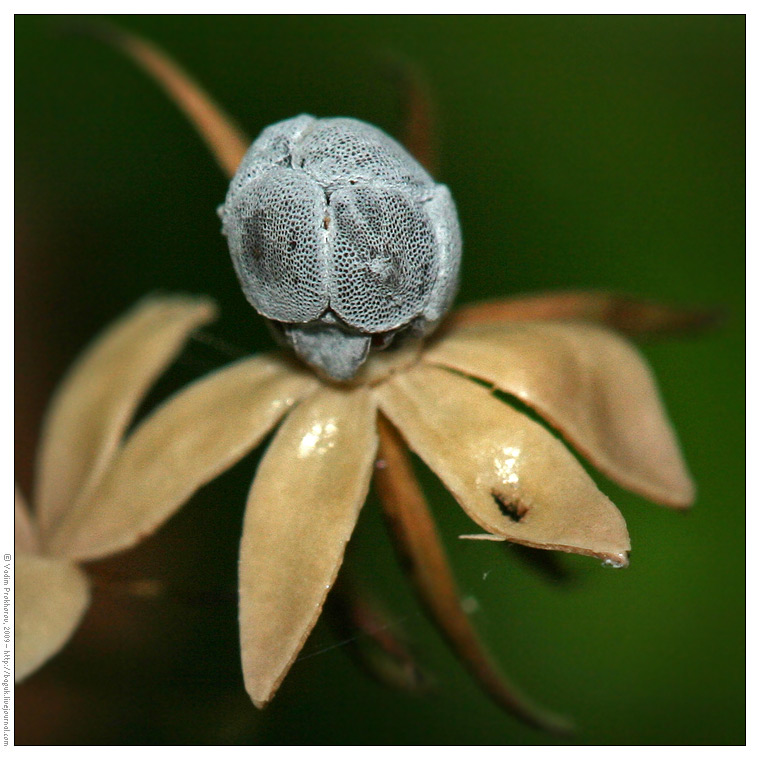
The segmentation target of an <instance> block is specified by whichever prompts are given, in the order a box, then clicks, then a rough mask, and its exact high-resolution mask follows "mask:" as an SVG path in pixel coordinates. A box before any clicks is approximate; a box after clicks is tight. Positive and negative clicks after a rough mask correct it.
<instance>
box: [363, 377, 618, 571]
mask: <svg viewBox="0 0 760 760" xmlns="http://www.w3.org/2000/svg"><path fill="white" fill-rule="evenodd" d="M375 392H376V394H377V397H378V402H379V405H380V409H381V410H382V412H383V413H384V414H385V415H387V417H388V418H389V419H390V420H391V421H392V422H393V424H394V425H395V426H396V427H397V428H398V429H399V430H400V431H401V434H402V435H403V437H404V438H405V439H406V441H407V443H408V444H409V446H410V448H411V449H412V450H413V451H414V452H416V453H417V454H418V455H419V456H420V457H421V458H422V459H423V461H425V462H426V464H427V465H428V466H429V467H430V469H432V470H433V472H435V473H436V474H437V475H438V477H440V478H441V480H442V481H443V482H444V484H445V485H446V487H447V488H448V489H449V490H450V491H451V493H452V494H453V495H454V497H455V498H456V499H457V501H458V502H459V503H460V504H461V505H462V507H463V509H464V510H465V511H466V512H467V514H468V515H469V516H470V517H471V518H472V519H473V520H474V521H475V522H476V523H478V525H480V526H481V527H482V528H483V529H485V530H487V531H488V532H489V533H493V534H495V535H499V536H503V537H504V538H507V539H509V540H510V541H516V542H517V543H521V544H525V545H526V546H535V547H537V548H541V549H559V550H562V551H568V552H575V553H578V554H588V555H591V556H595V557H599V558H602V559H605V560H608V561H610V562H613V563H614V564H616V565H624V564H627V553H628V551H629V550H630V542H629V539H628V531H627V530H626V527H625V521H624V520H623V517H622V515H621V514H620V512H619V511H618V510H617V508H616V507H615V505H614V504H613V503H612V502H611V501H610V500H609V499H607V497H606V496H604V494H602V493H601V492H600V491H599V490H598V489H597V488H596V486H595V485H594V483H593V481H592V480H591V478H590V477H589V476H588V475H587V474H586V472H585V471H584V469H583V468H582V467H581V465H580V464H579V463H578V461H577V460H576V459H575V457H573V455H572V454H571V453H570V452H569V451H568V450H567V448H566V447H565V446H564V445H563V444H562V443H561V441H559V440H557V439H556V438H555V437H554V436H553V435H551V433H549V432H547V431H546V430H545V429H544V428H543V427H541V425H539V424H537V423H535V422H533V421H532V420H530V419H528V417H526V416H525V415H524V414H521V413H520V412H517V411H515V410H514V409H513V408H512V407H510V406H509V405H508V404H505V403H502V402H501V401H499V400H498V399H496V398H494V397H493V396H492V395H491V394H490V393H489V392H488V391H487V390H486V389H485V388H482V387H480V386H479V385H477V384H476V383H474V382H473V381H471V380H467V379H466V378H462V377H459V376H457V375H455V374H453V373H452V372H449V371H448V370H445V369H440V368H438V367H431V366H425V365H420V366H418V367H416V368H415V369H413V370H410V371H409V372H407V373H405V374H403V375H399V376H396V377H394V378H392V379H391V380H390V381H389V382H387V383H385V384H383V385H381V386H379V387H378V388H377V389H376V391H375Z"/></svg>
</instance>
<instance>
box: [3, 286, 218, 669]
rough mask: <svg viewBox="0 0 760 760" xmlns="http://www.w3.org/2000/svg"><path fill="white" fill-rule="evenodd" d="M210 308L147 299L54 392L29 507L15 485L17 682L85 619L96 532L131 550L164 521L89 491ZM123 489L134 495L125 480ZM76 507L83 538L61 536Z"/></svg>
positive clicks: (196, 301)
mask: <svg viewBox="0 0 760 760" xmlns="http://www.w3.org/2000/svg"><path fill="white" fill-rule="evenodd" d="M214 313H215V308H214V306H213V304H212V303H211V302H210V301H209V300H208V299H205V298H189V297H177V296H174V297H153V298H147V299H145V300H144V301H142V302H141V303H140V304H138V305H137V306H136V307H135V308H134V309H133V310H132V311H130V312H129V313H128V314H127V315H126V316H125V317H123V318H122V319H120V320H119V321H118V322H116V323H115V324H114V325H112V326H111V327H109V328H108V329H107V330H106V331H105V332H104V333H103V334H102V335H101V336H100V337H99V338H98V339H97V340H96V341H95V342H94V343H93V344H92V345H91V346H90V347H89V348H88V349H87V350H86V351H85V352H84V353H83V354H82V356H81V357H80V358H79V360H78V361H77V363H76V364H75V365H74V367H73V368H72V369H71V371H70V372H69V374H68V376H67V377H66V378H65V379H64V381H63V382H62V383H61V385H60V387H59V389H58V390H57V392H56V394H55V396H54V398H53V400H52V402H51V404H50V407H49V409H48V411H47V413H46V416H45V422H44V426H43V430H42V438H41V443H40V453H39V461H38V467H37V481H36V484H35V497H36V498H35V505H34V506H35V509H34V510H33V511H32V510H30V509H29V507H28V505H27V503H26V500H25V499H24V497H23V494H22V493H21V490H20V489H19V488H18V486H17V487H16V497H15V502H16V503H15V542H16V672H15V677H16V681H20V680H22V679H24V678H26V677H27V676H28V675H29V674H31V673H32V672H34V671H35V670H37V668H39V667H40V666H41V665H43V664H44V663H45V662H46V661H47V660H48V659H50V658H51V657H52V656H53V655H55V654H56V653H57V652H58V651H59V650H60V649H61V648H62V647H63V646H64V645H65V644H66V642H67V641H68V640H69V638H70V637H71V636H72V634H73V633H74V631H75V630H76V628H77V626H78V625H79V622H80V620H81V619H82V616H83V615H84V613H85V611H86V610H87V607H88V605H89V601H90V584H89V581H88V579H87V575H86V573H85V572H84V571H83V570H82V569H81V568H80V567H79V566H78V564H77V563H78V562H79V561H80V560H81V559H83V556H84V555H86V554H87V549H88V547H90V546H92V545H95V544H98V542H99V532H100V531H103V530H104V529H105V530H108V531H109V532H115V533H117V534H118V542H117V543H118V545H119V546H120V547H122V548H126V547H128V546H131V545H132V544H134V543H136V542H137V541H138V540H139V539H140V538H141V537H142V536H144V535H147V534H148V533H150V532H152V531H153V530H155V529H156V528H158V526H159V525H160V524H161V522H162V520H163V519H164V515H162V514H153V515H150V516H148V519H145V520H143V521H142V522H141V523H137V522H136V521H135V520H133V519H131V518H132V516H131V515H130V513H129V510H126V515H125V512H124V511H123V507H124V505H120V507H119V510H118V511H109V510H108V508H107V506H106V507H105V508H103V505H100V504H94V505H92V504H91V502H90V501H89V496H88V494H91V493H92V492H93V490H94V489H97V487H98V485H99V484H100V483H101V481H102V480H103V479H104V478H106V477H107V476H108V473H109V469H110V466H111V464H112V463H113V461H114V458H115V457H116V456H117V453H118V452H119V451H120V449H121V447H122V446H123V445H124V441H123V437H124V434H125V431H126V429H127V426H128V425H129V423H130V421H131V420H132V417H133V416H134V413H135V410H136V409H137V405H138V404H139V403H140V401H141V400H142V398H143V397H144V395H145V394H146V393H147V391H148V390H149V388H150V386H151V385H152V384H153V382H154V381H155V379H156V378H157V377H158V375H160V374H161V373H162V372H163V371H164V370H165V369H166V368H167V367H168V365H169V364H170V363H171V362H172V361H173V360H174V358H175V357H176V356H177V354H178V353H179V351H180V349H181V348H182V346H183V344H184V343H185V341H186V340H187V338H188V337H189V336H190V335H191V333H192V332H193V331H194V330H195V329H197V328H198V327H200V326H201V325H202V324H205V323H206V322H208V321H210V320H211V319H212V318H213V316H214ZM127 440H129V437H128V439H127ZM123 490H124V492H125V493H127V494H129V493H130V487H129V484H124V485H123ZM87 504H90V505H91V508H89V509H86V510H85V512H84V513H82V512H80V511H79V510H81V509H82V506H81V505H87ZM72 514H81V515H82V518H81V519H79V520H78V523H77V527H78V536H79V540H78V543H77V544H74V543H69V542H67V541H66V540H63V541H62V540H61V535H62V534H61V531H67V530H69V528H68V527H67V526H68V525H69V521H70V520H71V516H72Z"/></svg>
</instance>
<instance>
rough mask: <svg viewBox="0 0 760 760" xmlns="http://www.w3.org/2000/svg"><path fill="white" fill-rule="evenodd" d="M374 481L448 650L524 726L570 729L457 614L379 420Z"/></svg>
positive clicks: (437, 547)
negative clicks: (511, 677) (507, 671)
mask: <svg viewBox="0 0 760 760" xmlns="http://www.w3.org/2000/svg"><path fill="white" fill-rule="evenodd" d="M378 429H379V436H380V445H379V454H378V466H377V469H376V473H375V483H376V485H377V491H378V494H379V495H380V499H381V501H382V504H383V508H384V511H385V516H386V518H387V521H388V524H389V526H390V529H391V532H392V534H393V537H394V539H395V542H396V546H397V548H398V551H399V554H400V555H401V557H402V561H404V562H405V564H407V565H408V567H409V568H410V575H411V578H412V581H413V583H414V586H415V589H416V591H417V594H418V595H419V597H420V599H421V600H422V603H423V604H424V606H425V608H426V609H427V611H428V613H429V614H430V616H431V617H432V619H433V620H434V621H435V622H436V623H437V624H438V625H439V626H440V628H441V631H442V632H443V634H444V636H445V638H446V639H447V641H448V642H449V644H450V646H451V647H452V649H453V650H454V652H455V653H456V654H457V656H458V657H459V658H460V659H461V661H462V662H463V663H464V665H465V666H466V667H467V669H468V670H469V671H470V673H471V674H472V676H473V677H474V678H475V679H476V681H477V682H478V683H479V684H480V685H481V687H482V688H483V689H484V690H485V691H486V693H487V694H488V695H489V696H490V697H491V698H492V699H493V700H494V702H496V704H498V705H499V706H500V707H502V708H504V709H505V710H507V711H508V712H510V713H512V714H513V715H515V716H517V717H518V718H520V719H521V720H523V721H525V722H526V723H528V724H529V725H532V726H534V727H536V728H540V729H543V730H545V731H549V732H551V733H557V734H561V733H568V732H570V731H571V730H572V728H571V725H570V723H569V722H568V721H567V719H565V718H563V717H561V716H559V715H556V714H554V713H551V712H548V711H546V710H544V709H543V708H540V707H538V706H537V705H535V704H534V703H533V702H531V701H530V700H529V699H528V698H527V697H525V696H523V695H521V694H520V692H519V691H518V690H517V689H516V688H515V687H514V686H513V685H512V684H510V683H509V681H508V680H507V679H506V678H505V677H504V676H503V675H502V674H501V673H499V671H498V669H497V667H496V666H495V665H494V663H493V662H492V661H491V658H490V656H489V654H488V653H487V651H486V650H485V649H484V647H483V645H482V644H481V642H480V640H479V639H478V636H477V634H476V633H475V630H474V629H473V627H472V625H471V623H470V620H469V618H468V617H467V615H466V614H465V613H464V611H463V610H462V606H461V603H460V597H459V593H458V590H457V587H456V583H455V581H454V578H453V576H452V574H451V570H450V568H449V564H448V562H447V559H446V555H445V553H444V550H443V547H442V546H441V543H440V539H439V538H438V533H437V530H436V528H435V524H434V523H433V519H432V517H431V515H430V511H429V509H428V506H427V503H426V501H425V497H424V496H423V494H422V491H421V490H420V487H419V485H418V483H417V480H416V478H415V476H414V472H413V471H412V468H411V464H410V462H409V459H408V457H407V455H406V452H405V450H404V444H403V443H402V441H401V439H400V437H399V435H398V433H397V432H396V431H395V430H394V428H393V427H392V426H391V424H390V423H389V422H388V421H387V420H386V419H385V418H384V417H383V416H382V415H380V416H379V419H378Z"/></svg>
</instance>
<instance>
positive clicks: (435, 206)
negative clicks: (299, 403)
mask: <svg viewBox="0 0 760 760" xmlns="http://www.w3.org/2000/svg"><path fill="white" fill-rule="evenodd" d="M220 215H221V218H222V230H223V233H224V234H225V235H226V237H227V241H228V243H229V247H230V253H231V255H232V262H233V264H234V266H235V271H236V272H237V275H238V278H239V280H240V284H241V286H242V288H243V292H244V293H245V295H246V298H247V299H248V301H249V302H250V303H251V304H252V305H253V307H254V308H255V309H256V310H257V311H258V312H259V313H260V314H261V315H262V316H264V317H266V318H267V319H268V320H269V321H270V323H271V324H272V326H273V327H274V330H275V333H276V334H277V335H278V336H279V338H280V339H281V340H282V341H284V342H285V343H287V344H288V345H290V346H291V347H292V348H293V349H294V350H295V352H296V353H297V354H298V355H299V356H300V357H301V359H303V360H304V361H305V362H307V363H308V364H310V365H312V366H313V367H316V368H317V369H319V370H321V371H322V372H324V373H326V374H327V375H328V376H330V377H332V378H334V379H336V380H348V379H350V378H352V377H353V376H354V375H355V374H356V372H357V370H358V368H359V367H360V366H361V364H362V363H363V362H364V360H365V359H366V358H367V354H368V353H369V351H370V350H371V349H373V348H385V347H387V346H388V345H390V343H391V342H392V340H393V339H394V337H396V336H398V335H400V334H402V333H405V334H412V335H418V336H419V335H424V334H427V333H429V332H430V331H431V330H432V329H433V328H434V327H435V326H436V324H438V322H440V320H441V319H442V317H443V316H444V314H445V313H446V311H447V310H448V308H449V306H450V305H451V302H452V301H453V299H454V295H455V293H456V289H457V285H458V273H459V262H460V258H461V250H462V242H461V236H460V231H459V222H458V220H457V213H456V207H455V206H454V201H453V200H452V198H451V194H450V193H449V190H448V188H447V187H445V186H444V185H440V184H436V183H435V182H434V181H433V179H432V178H431V177H430V175H429V174H428V173H427V172H426V171H425V169H423V168H422V166H421V165H420V164H419V163H418V162H417V161H416V160H415V159H414V158H413V157H412V156H411V155H410V154H409V153H408V152H407V151H406V150H405V149H404V148H403V147H401V145H399V144H398V143H397V142H396V141H395V140H393V139H392V138H390V137H389V136H388V135H386V134H385V133H384V132H382V131H381V130H379V129H377V128H376V127H373V126H371V125H370V124H366V123H364V122H361V121H357V120H356V119H345V118H335V119H315V118H314V117H313V116H307V115H302V116H297V117H295V118H293V119H288V120H286V121H282V122H279V123H277V124H273V125H272V126H270V127H267V128H266V129H265V130H264V131H263V132H262V133H261V135H259V137H258V139H256V141H255V142H254V143H253V145H251V147H250V149H249V150H248V152H247V153H246V155H245V157H244V158H243V161H242V163H241V164H240V167H239V168H238V171H237V173H236V174H235V176H234V177H233V179H232V182H231V183H230V188H229V191H228V193H227V198H226V200H225V203H224V206H222V208H221V209H220Z"/></svg>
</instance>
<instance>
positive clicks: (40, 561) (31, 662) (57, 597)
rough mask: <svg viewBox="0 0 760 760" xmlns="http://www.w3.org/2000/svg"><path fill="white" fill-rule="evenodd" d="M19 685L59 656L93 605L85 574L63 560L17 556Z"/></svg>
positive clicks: (17, 678)
mask: <svg viewBox="0 0 760 760" xmlns="http://www.w3.org/2000/svg"><path fill="white" fill-rule="evenodd" d="M15 572H16V613H15V614H16V676H15V677H16V681H17V682H18V681H21V680H23V679H24V678H26V677H27V676H28V675H29V674H30V673H33V672H34V671H35V670H37V668H39V667H40V666H42V665H43V664H44V663H45V662H47V660H49V659H50V658H51V657H52V656H53V655H54V654H56V653H57V652H58V651H59V650H60V649H61V648H62V647H63V646H64V644H66V642H67V641H68V640H69V639H70V638H71V636H72V634H73V633H74V631H75V630H76V628H77V626H78V625H79V621H80V620H81V619H82V616H83V615H84V612H85V610H86V609H87V606H88V604H89V601H90V590H89V585H88V583H87V578H86V576H85V575H84V573H83V572H82V571H81V570H80V569H79V568H78V567H76V566H75V565H73V564H71V563H69V562H67V561H65V560H60V559H52V558H49V557H39V556H36V555H31V554H18V555H16V566H15Z"/></svg>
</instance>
